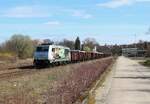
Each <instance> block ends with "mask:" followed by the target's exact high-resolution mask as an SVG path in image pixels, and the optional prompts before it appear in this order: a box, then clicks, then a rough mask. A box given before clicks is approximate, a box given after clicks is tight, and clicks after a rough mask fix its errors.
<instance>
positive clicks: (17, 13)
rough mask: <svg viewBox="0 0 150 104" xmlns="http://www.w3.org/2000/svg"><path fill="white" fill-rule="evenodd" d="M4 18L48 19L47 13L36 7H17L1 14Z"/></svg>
mask: <svg viewBox="0 0 150 104" xmlns="http://www.w3.org/2000/svg"><path fill="white" fill-rule="evenodd" d="M2 16H4V17H15V18H31V17H49V16H50V14H49V13H48V12H47V11H44V10H42V8H40V7H38V6H17V7H13V8H10V9H8V10H6V11H4V12H3V14H2Z"/></svg>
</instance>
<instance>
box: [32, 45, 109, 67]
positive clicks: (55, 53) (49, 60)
mask: <svg viewBox="0 0 150 104" xmlns="http://www.w3.org/2000/svg"><path fill="white" fill-rule="evenodd" d="M107 56H110V55H109V54H104V53H101V52H94V51H91V52H86V51H80V50H71V49H70V48H68V47H65V46H60V45H48V44H46V45H45V44H42V45H39V46H37V47H36V50H35V53H34V62H33V63H34V65H35V66H43V65H59V64H65V63H71V62H80V61H86V60H93V59H98V58H103V57H107Z"/></svg>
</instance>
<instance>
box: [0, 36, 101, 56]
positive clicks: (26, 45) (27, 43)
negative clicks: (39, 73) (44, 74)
mask: <svg viewBox="0 0 150 104" xmlns="http://www.w3.org/2000/svg"><path fill="white" fill-rule="evenodd" d="M43 42H44V43H51V44H57V45H62V46H66V47H69V48H70V49H72V50H83V51H92V50H93V49H94V47H95V46H98V42H96V40H95V39H93V38H87V39H85V40H84V41H83V42H82V44H81V41H80V38H79V37H77V38H76V40H75V41H72V40H68V39H64V40H62V41H59V42H55V41H52V40H49V39H45V40H44V41H43ZM38 44H39V40H32V39H31V38H30V37H29V36H27V35H22V34H15V35H13V36H12V37H11V38H10V39H9V40H7V41H5V42H3V43H2V44H0V53H10V54H12V55H13V56H16V57H18V58H21V59H24V58H30V57H33V54H34V51H35V48H36V46H37V45H38Z"/></svg>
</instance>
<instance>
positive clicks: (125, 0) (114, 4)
mask: <svg viewBox="0 0 150 104" xmlns="http://www.w3.org/2000/svg"><path fill="white" fill-rule="evenodd" d="M139 2H150V0H111V1H108V2H105V3H99V4H97V6H100V7H106V8H118V7H122V6H128V5H133V4H135V3H139Z"/></svg>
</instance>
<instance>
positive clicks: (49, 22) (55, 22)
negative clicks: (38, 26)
mask: <svg viewBox="0 0 150 104" xmlns="http://www.w3.org/2000/svg"><path fill="white" fill-rule="evenodd" d="M44 24H46V25H50V26H58V25H60V24H61V23H60V22H59V21H48V22H46V23H44Z"/></svg>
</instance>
